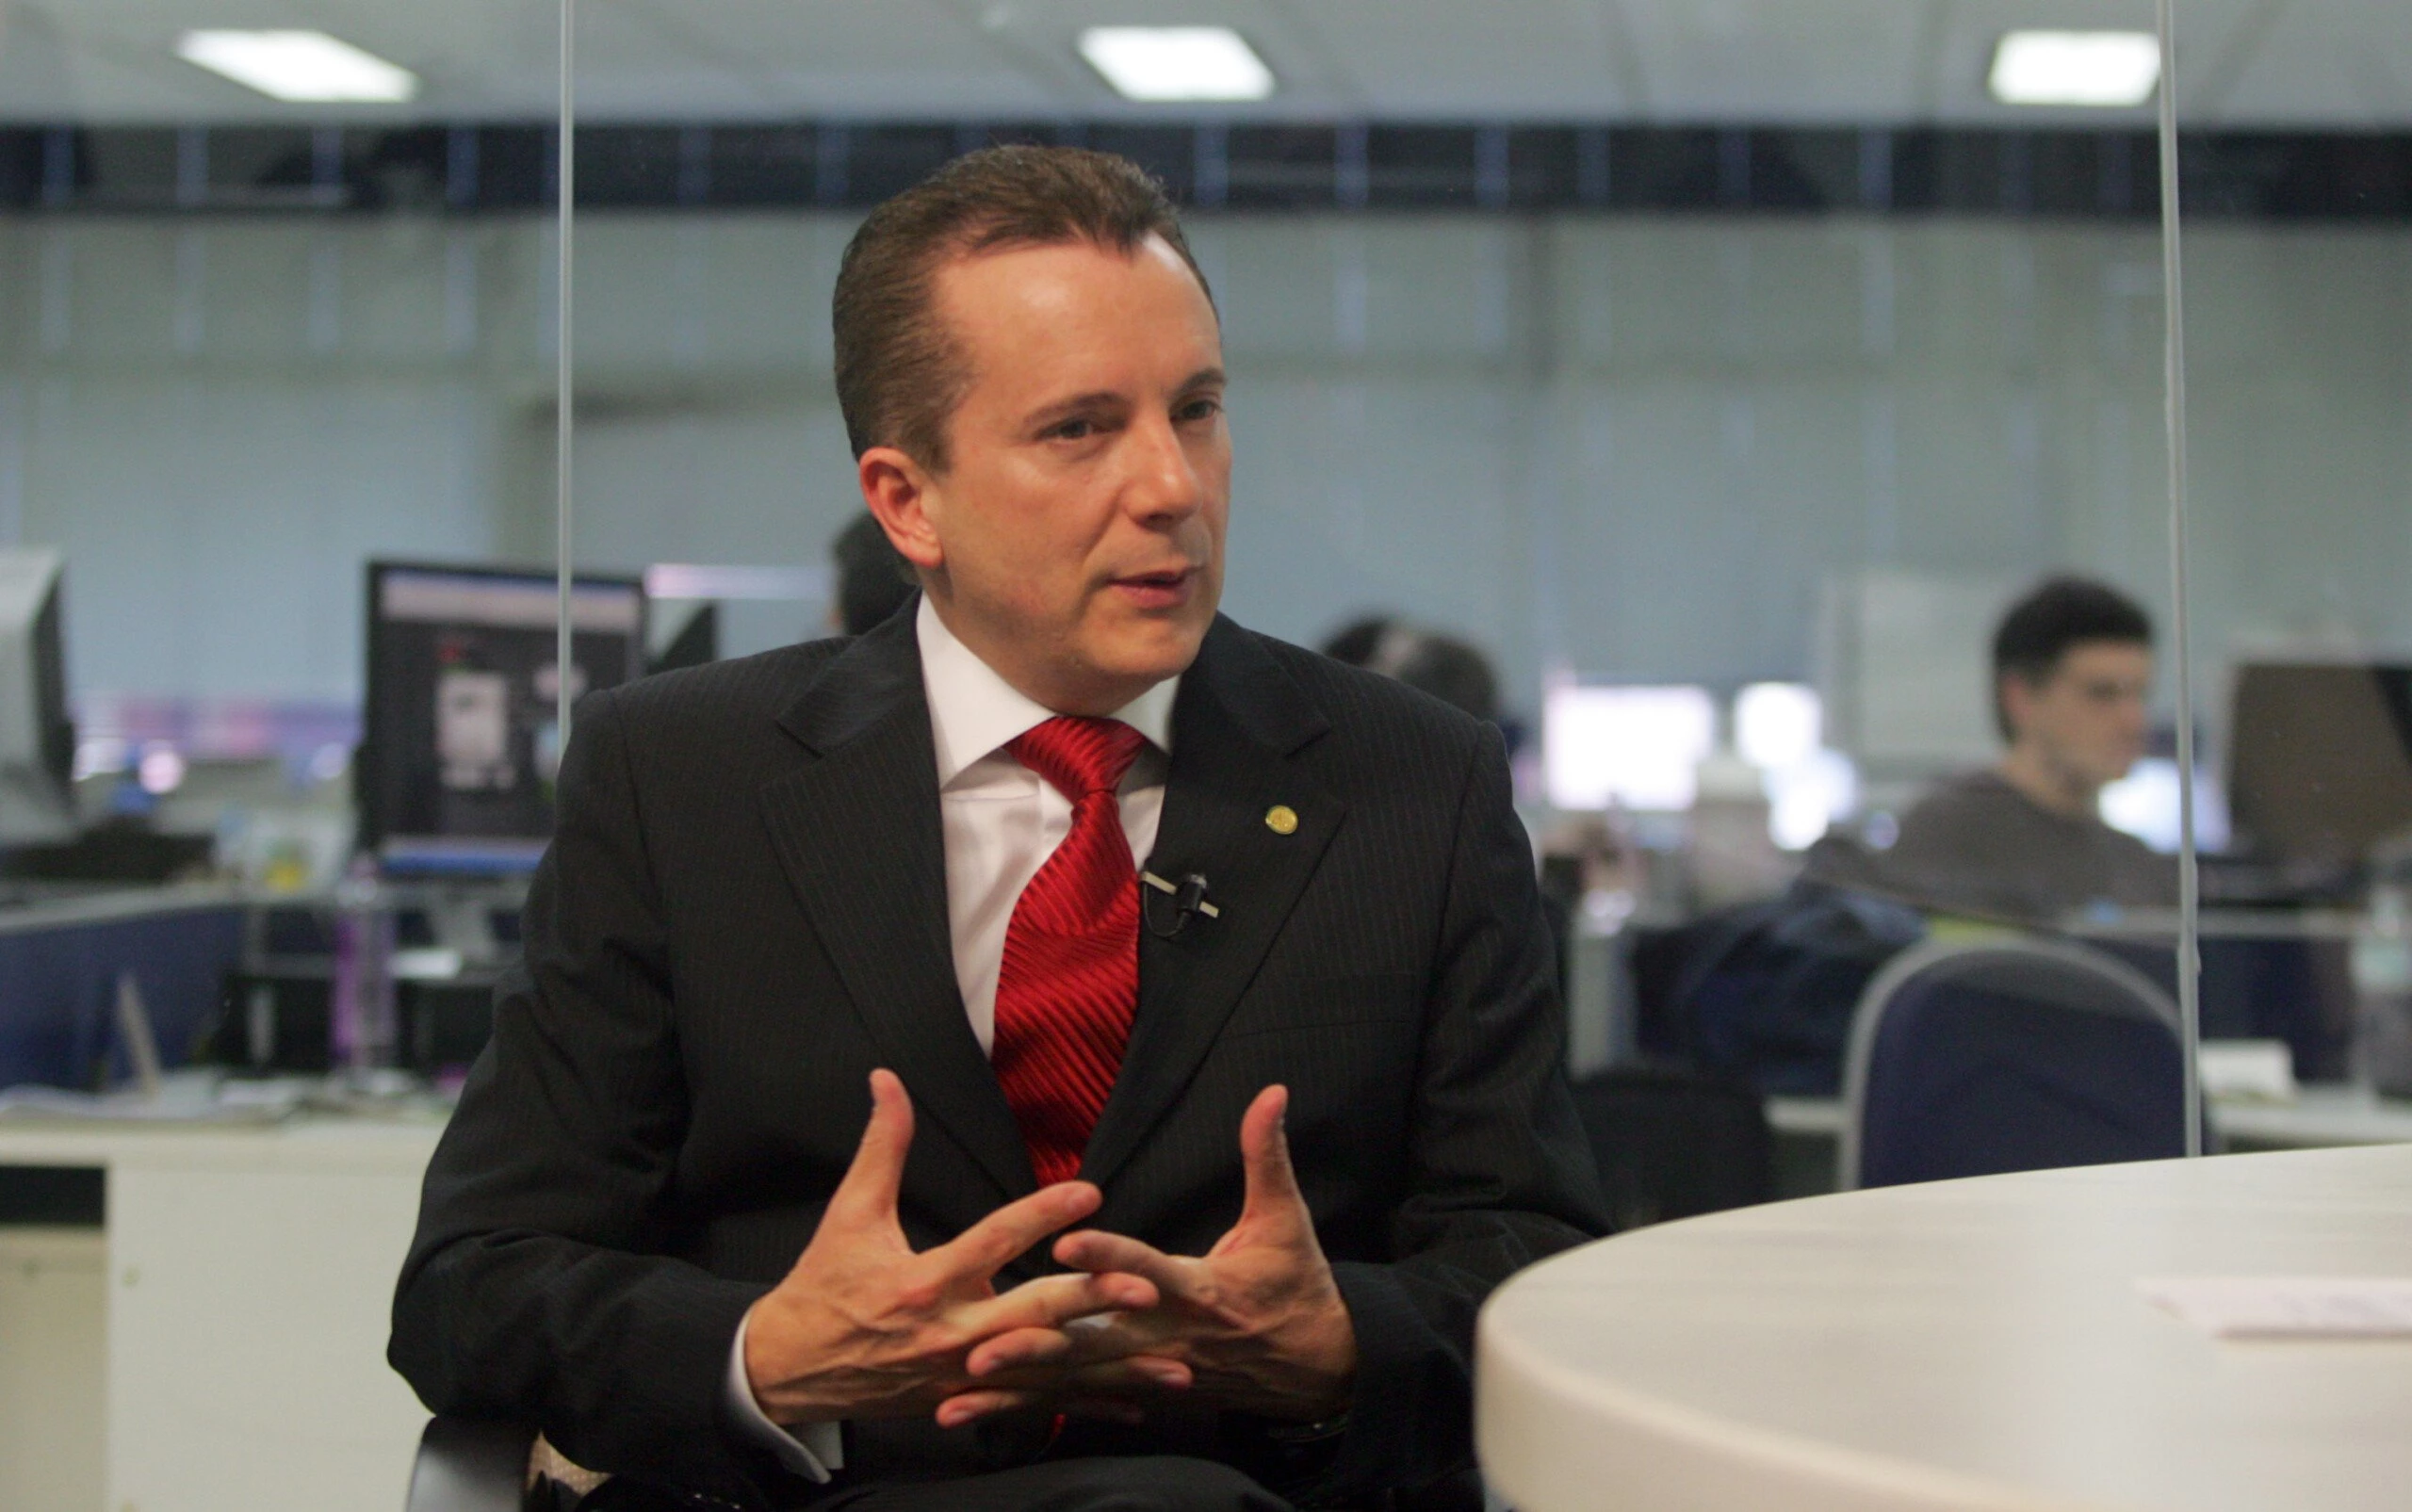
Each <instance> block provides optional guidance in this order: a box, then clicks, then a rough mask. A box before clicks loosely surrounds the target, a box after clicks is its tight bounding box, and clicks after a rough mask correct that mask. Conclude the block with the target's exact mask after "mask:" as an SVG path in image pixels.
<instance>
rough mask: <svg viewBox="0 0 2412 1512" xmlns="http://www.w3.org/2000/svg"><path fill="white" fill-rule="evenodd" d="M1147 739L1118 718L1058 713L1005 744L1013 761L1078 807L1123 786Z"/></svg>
mask: <svg viewBox="0 0 2412 1512" xmlns="http://www.w3.org/2000/svg"><path fill="white" fill-rule="evenodd" d="M1146 741H1147V737H1146V736H1144V735H1141V734H1140V733H1139V732H1138V731H1137V730H1134V729H1133V728H1132V727H1131V726H1130V725H1128V724H1125V723H1122V722H1121V721H1120V720H1118V719H1088V718H1085V717H1083V716H1080V715H1075V714H1058V715H1056V716H1055V717H1054V718H1053V719H1051V720H1049V721H1048V722H1047V723H1044V724H1041V725H1039V726H1037V727H1036V728H1035V729H1032V730H1028V731H1025V732H1024V733H1022V734H1020V735H1018V736H1016V737H1015V738H1014V739H1013V740H1009V741H1007V742H1006V744H1005V749H1006V750H1008V751H1011V752H1012V753H1013V754H1014V759H1015V760H1017V761H1019V762H1020V763H1021V764H1022V765H1023V766H1025V767H1028V768H1029V769H1030V770H1031V771H1033V772H1037V773H1038V774H1039V775H1040V776H1042V777H1044V778H1046V779H1047V780H1048V782H1049V783H1051V784H1052V785H1053V787H1054V789H1055V790H1056V791H1057V792H1060V793H1062V794H1063V795H1064V796H1065V797H1067V798H1068V799H1070V800H1071V801H1072V802H1074V803H1076V804H1077V803H1079V802H1080V801H1081V800H1082V799H1084V798H1085V797H1087V796H1088V795H1089V794H1091V793H1096V792H1112V791H1113V790H1114V789H1116V788H1119V787H1121V786H1122V774H1123V773H1124V772H1128V771H1130V770H1131V763H1132V762H1133V760H1134V759H1136V758H1137V756H1138V755H1139V747H1140V746H1141V745H1143V744H1145V743H1146Z"/></svg>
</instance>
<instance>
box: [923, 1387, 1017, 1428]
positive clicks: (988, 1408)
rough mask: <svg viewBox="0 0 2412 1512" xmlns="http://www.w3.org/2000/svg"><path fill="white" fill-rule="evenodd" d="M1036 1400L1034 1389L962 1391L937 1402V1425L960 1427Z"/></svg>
mask: <svg viewBox="0 0 2412 1512" xmlns="http://www.w3.org/2000/svg"><path fill="white" fill-rule="evenodd" d="M1037 1402H1038V1393H1037V1392H1035V1391H986V1390H982V1391H962V1392H958V1393H957V1394H955V1395H953V1396H951V1397H948V1398H947V1399H946V1400H945V1401H943V1402H941V1403H939V1404H938V1410H937V1420H938V1426H939V1427H941V1428H960V1427H962V1426H963V1425H964V1424H965V1423H972V1422H976V1421H978V1420H979V1419H981V1418H985V1417H987V1416H988V1415H989V1414H990V1413H994V1412H1010V1411H1012V1410H1013V1409H1014V1408H1016V1407H1026V1406H1035V1405H1036V1404H1037Z"/></svg>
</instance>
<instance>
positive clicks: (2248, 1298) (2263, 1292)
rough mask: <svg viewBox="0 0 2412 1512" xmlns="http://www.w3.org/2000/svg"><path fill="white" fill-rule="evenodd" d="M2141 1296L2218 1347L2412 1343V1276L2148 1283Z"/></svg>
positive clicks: (2153, 1279)
mask: <svg viewBox="0 0 2412 1512" xmlns="http://www.w3.org/2000/svg"><path fill="white" fill-rule="evenodd" d="M2136 1289H2137V1290H2138V1291H2140V1292H2142V1293H2143V1294H2144V1296H2145V1297H2146V1298H2147V1299H2149V1300H2150V1301H2152V1302H2154V1303H2156V1304H2158V1305H2159V1306H2160V1307H2163V1308H2166V1309H2168V1310H2170V1311H2171V1312H2174V1313H2176V1315H2177V1316H2178V1317H2180V1318H2182V1319H2184V1320H2185V1321H2186V1322H2187V1323H2190V1324H2192V1325H2194V1326H2195V1327H2197V1328H2200V1329H2202V1330H2203V1331H2204V1332H2205V1333H2207V1334H2209V1335H2210V1336H2211V1337H2213V1338H2214V1339H2306V1338H2316V1339H2412V1276H2146V1277H2144V1278H2143V1279H2142V1280H2139V1281H2138V1282H2137V1283H2136Z"/></svg>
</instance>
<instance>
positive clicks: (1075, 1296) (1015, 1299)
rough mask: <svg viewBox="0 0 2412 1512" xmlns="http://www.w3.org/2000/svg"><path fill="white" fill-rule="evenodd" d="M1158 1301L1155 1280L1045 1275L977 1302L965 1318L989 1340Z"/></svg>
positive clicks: (978, 1332) (1109, 1276)
mask: <svg viewBox="0 0 2412 1512" xmlns="http://www.w3.org/2000/svg"><path fill="white" fill-rule="evenodd" d="M1158 1300H1159V1294H1158V1293H1157V1290H1156V1286H1155V1283H1154V1282H1152V1281H1149V1280H1147V1279H1145V1278H1143V1277H1141V1276H1123V1275H1116V1274H1108V1275H1104V1276H1089V1275H1085V1274H1083V1275H1073V1276H1039V1277H1038V1278H1037V1279H1036V1280H1032V1281H1024V1282H1023V1283H1022V1284H1021V1285H1019V1286H1018V1287H1015V1288H1014V1289H1013V1290H1012V1291H1010V1292H1007V1293H1004V1294H1003V1295H1002V1296H998V1297H992V1298H990V1299H989V1300H987V1301H986V1302H981V1303H975V1304H973V1305H972V1306H971V1307H970V1308H968V1309H965V1310H964V1311H963V1313H962V1314H961V1315H960V1317H961V1321H962V1324H963V1325H964V1326H965V1327H967V1328H969V1329H970V1330H971V1332H972V1333H973V1334H975V1335H977V1336H979V1337H980V1338H981V1339H982V1340H983V1341H986V1340H988V1339H992V1338H996V1337H999V1336H1002V1335H1004V1334H1009V1333H1016V1332H1019V1331H1022V1330H1025V1329H1043V1330H1047V1331H1050V1332H1052V1331H1055V1330H1058V1329H1061V1328H1063V1327H1064V1326H1065V1325H1067V1324H1069V1323H1071V1322H1072V1321H1073V1320H1075V1319H1078V1318H1093V1317H1096V1316H1097V1315H1098V1314H1100V1313H1105V1312H1129V1311H1133V1310H1134V1309H1141V1308H1152V1307H1154V1306H1155V1305H1156V1303H1157V1301H1158Z"/></svg>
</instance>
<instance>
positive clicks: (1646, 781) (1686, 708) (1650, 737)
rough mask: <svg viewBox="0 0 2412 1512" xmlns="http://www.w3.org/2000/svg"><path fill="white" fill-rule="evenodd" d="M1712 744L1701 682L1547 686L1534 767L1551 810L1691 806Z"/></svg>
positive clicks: (1712, 712) (1712, 704) (1713, 710)
mask: <svg viewBox="0 0 2412 1512" xmlns="http://www.w3.org/2000/svg"><path fill="white" fill-rule="evenodd" d="M1716 745H1717V705H1716V701H1715V700H1714V699H1712V698H1710V696H1709V693H1708V690H1707V689H1705V688H1693V687H1687V686H1674V687H1655V686H1638V687H1587V686H1583V685H1580V684H1569V685H1567V686H1564V687H1559V688H1554V689H1551V690H1550V691H1549V693H1548V695H1547V697H1546V699H1545V701H1544V704H1543V707H1542V710H1541V767H1542V772H1543V779H1544V781H1545V783H1546V784H1547V786H1548V789H1549V801H1550V803H1551V804H1552V805H1555V806H1556V807H1558V808H1564V809H1591V808H1605V807H1607V806H1609V805H1611V804H1613V805H1619V806H1621V807H1624V808H1632V809H1643V810H1654V811H1655V810H1670V811H1671V810H1681V809H1687V808H1689V807H1691V806H1692V801H1693V798H1694V797H1695V795H1696V775H1695V774H1696V772H1698V770H1699V767H1700V764H1701V761H1702V759H1703V757H1705V756H1707V755H1708V754H1709V753H1710V752H1711V751H1712V750H1714V749H1715V748H1716Z"/></svg>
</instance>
